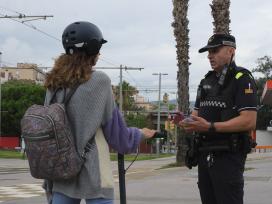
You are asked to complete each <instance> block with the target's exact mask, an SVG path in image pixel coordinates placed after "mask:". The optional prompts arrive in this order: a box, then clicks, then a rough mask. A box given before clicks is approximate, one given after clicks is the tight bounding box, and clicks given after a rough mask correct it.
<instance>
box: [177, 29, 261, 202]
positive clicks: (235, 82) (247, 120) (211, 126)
mask: <svg viewBox="0 0 272 204" xmlns="http://www.w3.org/2000/svg"><path fill="white" fill-rule="evenodd" d="M235 49H236V42H235V38H234V36H232V35H229V34H214V35H213V36H211V37H210V38H209V40H208V44H207V45H206V46H205V47H203V48H201V49H200V50H199V52H200V53H202V52H206V51H208V59H209V61H210V65H211V68H212V71H209V72H208V73H207V74H206V75H205V77H204V79H203V80H201V82H200V85H199V88H198V94H197V98H196V103H195V107H194V111H193V112H192V119H193V120H194V121H193V122H190V121H188V120H187V121H182V122H180V125H181V126H182V127H183V128H184V129H185V131H187V132H196V133H198V135H199V140H200V142H199V146H198V150H199V151H198V152H199V154H198V187H199V191H200V197H201V201H202V203H203V204H230V203H231V204H242V203H243V194H244V191H243V188H244V179H243V172H244V167H245V160H246V155H247V153H248V152H250V149H251V147H250V137H249V131H251V130H254V129H255V126H256V116H257V95H256V85H255V82H254V79H253V77H252V75H251V73H250V72H249V71H248V70H247V69H245V68H242V67H238V66H237V65H236V64H235V62H234V56H235Z"/></svg>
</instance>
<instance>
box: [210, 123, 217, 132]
mask: <svg viewBox="0 0 272 204" xmlns="http://www.w3.org/2000/svg"><path fill="white" fill-rule="evenodd" d="M215 131H216V129H215V127H214V122H211V124H210V127H209V132H215Z"/></svg>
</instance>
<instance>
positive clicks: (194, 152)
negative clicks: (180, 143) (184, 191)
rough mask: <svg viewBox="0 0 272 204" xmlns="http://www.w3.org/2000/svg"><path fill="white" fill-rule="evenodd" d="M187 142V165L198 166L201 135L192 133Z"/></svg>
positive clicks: (190, 166) (189, 166)
mask: <svg viewBox="0 0 272 204" xmlns="http://www.w3.org/2000/svg"><path fill="white" fill-rule="evenodd" d="M186 142H187V146H188V149H187V151H186V155H185V166H187V167H188V168H189V169H192V167H194V166H197V164H198V155H199V151H198V149H199V136H198V135H190V136H189V137H186Z"/></svg>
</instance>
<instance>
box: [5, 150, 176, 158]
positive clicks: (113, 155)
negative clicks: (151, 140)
mask: <svg viewBox="0 0 272 204" xmlns="http://www.w3.org/2000/svg"><path fill="white" fill-rule="evenodd" d="M173 155H174V154H160V155H159V157H157V155H156V154H139V155H138V157H137V160H138V161H139V160H150V159H157V158H163V157H170V156H173ZM135 156H136V155H135V154H128V155H125V161H133V160H134V158H135ZM0 158H6V159H23V155H22V153H21V152H18V151H15V150H0ZM110 158H111V160H112V161H117V153H111V154H110Z"/></svg>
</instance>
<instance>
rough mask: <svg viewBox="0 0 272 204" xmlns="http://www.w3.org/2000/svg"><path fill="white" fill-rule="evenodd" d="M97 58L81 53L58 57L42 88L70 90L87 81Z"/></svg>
mask: <svg viewBox="0 0 272 204" xmlns="http://www.w3.org/2000/svg"><path fill="white" fill-rule="evenodd" d="M97 57H98V55H95V56H89V55H87V54H85V53H83V52H82V53H80V52H79V53H74V54H72V55H67V54H62V55H60V56H59V57H58V58H57V59H56V60H55V64H54V67H53V69H52V71H51V72H49V73H48V74H47V76H46V79H45V84H44V86H45V87H46V88H48V89H51V90H55V89H57V88H71V87H73V86H75V85H76V84H82V83H84V82H86V81H88V80H89V79H90V77H91V72H92V67H93V66H94V65H95V63H96V59H97Z"/></svg>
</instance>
